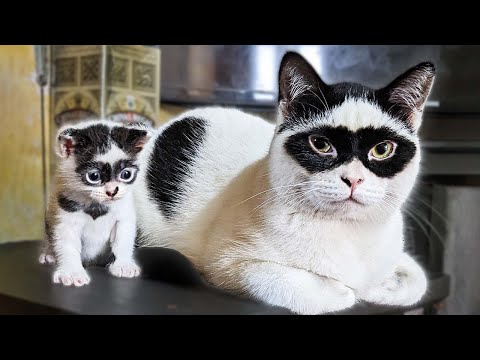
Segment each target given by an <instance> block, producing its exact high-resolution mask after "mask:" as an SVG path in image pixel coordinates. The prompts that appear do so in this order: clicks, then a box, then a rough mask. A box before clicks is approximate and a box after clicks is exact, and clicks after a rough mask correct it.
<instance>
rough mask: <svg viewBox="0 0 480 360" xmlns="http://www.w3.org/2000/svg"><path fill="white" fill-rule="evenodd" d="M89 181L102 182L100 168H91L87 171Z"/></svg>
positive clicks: (93, 182)
mask: <svg viewBox="0 0 480 360" xmlns="http://www.w3.org/2000/svg"><path fill="white" fill-rule="evenodd" d="M87 181H88V182H89V183H90V184H92V185H97V184H100V183H101V182H102V180H101V179H100V171H98V170H90V171H89V172H88V173H87Z"/></svg>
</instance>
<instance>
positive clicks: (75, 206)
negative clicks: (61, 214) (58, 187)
mask: <svg viewBox="0 0 480 360" xmlns="http://www.w3.org/2000/svg"><path fill="white" fill-rule="evenodd" d="M57 200H58V206H60V208H61V209H63V210H65V211H66V212H70V213H73V212H76V211H79V210H81V209H82V206H81V205H80V204H79V203H78V202H76V201H74V200H71V199H69V198H67V197H66V196H65V195H63V194H60V195H58V199H57Z"/></svg>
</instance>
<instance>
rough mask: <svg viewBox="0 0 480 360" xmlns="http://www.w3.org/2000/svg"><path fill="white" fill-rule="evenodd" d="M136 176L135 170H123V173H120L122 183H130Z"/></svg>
mask: <svg viewBox="0 0 480 360" xmlns="http://www.w3.org/2000/svg"><path fill="white" fill-rule="evenodd" d="M134 175H135V170H134V169H123V170H122V172H121V173H120V181H123V182H129V181H131V180H132V179H133V176H134Z"/></svg>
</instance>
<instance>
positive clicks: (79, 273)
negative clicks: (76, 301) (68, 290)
mask: <svg viewBox="0 0 480 360" xmlns="http://www.w3.org/2000/svg"><path fill="white" fill-rule="evenodd" d="M53 282H54V283H56V284H63V285H65V286H71V285H75V286H83V285H87V284H89V283H90V277H89V276H88V274H87V272H86V271H85V269H73V270H70V269H58V270H57V271H55V273H54V274H53Z"/></svg>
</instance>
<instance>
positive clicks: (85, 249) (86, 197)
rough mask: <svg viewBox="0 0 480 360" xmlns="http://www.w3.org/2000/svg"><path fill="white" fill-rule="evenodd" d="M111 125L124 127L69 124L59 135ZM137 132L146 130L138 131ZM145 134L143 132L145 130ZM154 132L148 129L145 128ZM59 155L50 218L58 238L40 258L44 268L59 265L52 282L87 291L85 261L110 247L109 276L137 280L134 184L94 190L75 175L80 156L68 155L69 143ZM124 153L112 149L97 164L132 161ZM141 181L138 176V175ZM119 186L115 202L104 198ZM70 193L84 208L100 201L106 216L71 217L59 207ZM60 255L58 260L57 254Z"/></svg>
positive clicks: (94, 122)
mask: <svg viewBox="0 0 480 360" xmlns="http://www.w3.org/2000/svg"><path fill="white" fill-rule="evenodd" d="M99 124H101V125H106V126H107V127H109V128H112V127H114V126H121V125H120V124H118V123H115V122H112V121H109V120H87V121H82V122H80V123H78V124H75V125H65V126H63V127H62V128H60V129H59V130H58V135H57V139H58V136H59V135H60V134H62V133H63V132H64V131H65V130H66V129H68V128H74V129H83V128H87V127H90V126H92V125H99ZM138 128H142V127H141V126H138ZM142 129H143V128H142ZM144 130H147V132H148V131H150V130H149V129H144ZM56 152H57V155H58V156H59V164H58V166H57V167H58V168H57V174H56V178H55V188H54V191H53V192H52V194H51V199H50V202H49V206H48V209H47V218H48V221H49V222H50V224H51V226H52V231H53V239H52V241H51V244H46V246H45V248H44V251H43V252H42V253H41V254H40V257H39V261H40V263H43V264H45V263H56V266H57V268H56V270H55V272H54V274H53V281H54V282H55V283H61V284H63V285H66V286H71V285H75V286H83V285H86V284H88V283H89V282H90V277H89V275H88V273H87V271H86V270H85V268H84V267H83V264H82V262H88V261H90V260H93V259H95V258H97V256H99V255H102V254H104V253H105V251H106V250H107V249H108V248H109V247H110V248H111V251H112V253H113V255H114V256H115V261H114V262H113V263H111V264H109V272H110V273H111V274H112V275H114V276H117V277H128V278H131V277H135V276H138V275H139V274H140V267H139V266H138V265H137V264H136V262H135V260H134V258H133V249H134V241H135V236H136V212H135V206H134V199H133V191H132V189H131V187H132V186H134V184H133V185H131V184H124V183H122V182H120V181H111V182H109V183H108V184H106V185H105V186H100V187H89V186H86V185H84V184H82V183H81V182H80V181H79V180H78V175H77V174H76V172H75V168H76V166H77V165H76V163H75V156H74V155H70V156H67V155H66V153H65V148H64V144H63V142H62V141H58V142H57V144H56ZM129 158H130V157H129V156H128V155H127V154H125V152H124V151H123V150H121V149H120V148H118V147H117V146H116V145H115V144H112V146H111V148H110V150H109V151H108V152H106V153H105V154H99V155H97V156H95V158H94V161H99V162H108V163H110V164H113V163H115V162H116V161H118V160H122V159H129ZM137 176H138V174H137ZM109 186H110V187H113V188H115V187H118V193H117V194H116V195H115V198H114V200H111V199H110V198H109V197H108V196H107V195H106V193H105V191H106V190H107V191H108V190H109V189H108V187H109ZM61 193H65V194H67V195H68V197H69V199H71V200H74V201H77V202H78V203H81V204H91V203H92V201H96V202H97V203H100V204H108V207H109V211H108V213H107V214H105V215H103V216H100V217H98V218H96V219H93V218H92V217H91V216H90V215H88V214H86V213H85V212H83V211H81V210H80V211H76V212H68V211H65V210H63V209H62V208H61V207H60V206H58V203H57V197H58V194H61ZM54 254H55V255H54Z"/></svg>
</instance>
